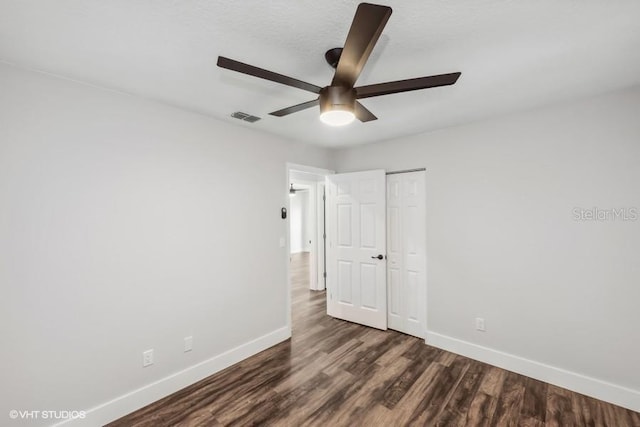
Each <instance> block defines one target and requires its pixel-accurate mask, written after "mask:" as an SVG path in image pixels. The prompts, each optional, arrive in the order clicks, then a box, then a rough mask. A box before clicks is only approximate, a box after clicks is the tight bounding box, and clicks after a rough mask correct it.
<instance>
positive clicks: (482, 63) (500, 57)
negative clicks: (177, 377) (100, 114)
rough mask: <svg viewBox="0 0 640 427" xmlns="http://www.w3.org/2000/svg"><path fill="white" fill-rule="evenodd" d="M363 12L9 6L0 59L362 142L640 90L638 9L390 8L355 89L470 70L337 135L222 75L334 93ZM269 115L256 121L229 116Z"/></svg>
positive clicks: (593, 4) (389, 99)
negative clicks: (335, 56) (330, 57)
mask: <svg viewBox="0 0 640 427" xmlns="http://www.w3.org/2000/svg"><path fill="white" fill-rule="evenodd" d="M357 4H358V2H356V1H338V0H331V1H328V0H323V1H317V0H316V1H300V0H298V1H284V0H270V1H265V0H243V1H230V0H229V1H221V0H217V1H215V0H109V1H104V0H56V1H47V0H0V60H3V61H6V62H11V63H14V64H17V65H19V66H23V67H28V68H33V69H37V70H42V71H46V72H50V73H54V74H58V75H61V76H65V77H69V78H73V79H77V80H80V81H84V82H88V83H91V84H95V85H99V86H103V87H107V88H112V89H117V90H121V91H124V92H128V93H131V94H136V95H139V96H143V97H146V98H150V99H155V100H159V101H162V102H165V103H167V104H171V105H174V106H177V107H180V108H184V109H187V110H191V111H196V112H200V113H203V114H207V115H210V116H213V117H217V118H220V119H222V120H225V121H229V122H231V123H235V124H237V125H238V126H247V127H252V128H254V129H259V130H263V131H265V132H271V133H275V134H279V135H283V136H285V137H287V138H290V139H293V140H298V141H303V142H308V143H315V144H319V145H324V146H345V145H349V144H361V143H367V142H372V141H378V140H382V139H389V138H394V137H398V136H401V135H407V134H414V133H419V132H423V131H427V130H432V129H437V128H441V127H445V126H451V125H455V124H460V123H464V122H468V121H474V120H478V119H481V118H485V117H489V116H494V115H500V114H505V113H508V112H511V111H518V110H523V109H528V108H533V107H537V106H542V105H547V104H551V103H556V102H561V101H565V100H570V99H574V98H579V97H584V96H589V95H592V94H598V93H603V92H607V91H611V90H615V89H619V88H623V87H629V86H633V85H638V84H640V25H639V24H638V20H639V19H640V1H638V0H628V1H616V0H612V1H604V0H601V1H588V0H537V1H505V0H459V1H445V0H429V1H425V0H410V1H409V0H405V1H396V0H393V1H391V0H386V1H384V3H383V4H387V5H389V6H391V7H393V10H394V11H393V14H392V16H391V19H390V20H389V23H388V24H387V27H386V28H385V31H384V32H383V34H382V37H381V39H380V41H379V42H378V45H377V46H376V48H375V49H374V51H373V54H372V56H371V58H370V60H369V62H368V64H367V66H366V67H365V70H364V72H363V74H362V75H361V77H360V79H359V80H358V84H357V85H363V84H372V83H379V82H385V81H389V80H398V79H405V78H412V77H420V76H425V75H431V74H438V73H448V72H454V71H461V72H462V77H461V78H460V80H458V83H457V84H456V85H454V86H448V87H443V88H436V89H428V90H423V91H417V92H409V93H403V94H396V95H388V96H383V97H378V98H369V99H365V100H363V101H362V103H363V104H364V105H365V106H366V107H367V108H369V109H370V110H371V111H372V112H373V113H374V114H376V115H377V116H378V118H379V120H377V121H374V122H369V123H365V124H363V123H359V122H356V123H354V124H353V125H350V126H348V127H346V128H337V129H336V128H329V127H327V126H325V125H323V124H321V123H320V122H319V120H318V111H317V110H316V109H309V110H306V111H303V112H300V113H296V114H293V115H290V116H287V117H284V118H277V117H272V116H269V115H268V113H269V112H270V111H274V110H277V109H280V108H283V107H287V106H289V105H292V104H296V103H300V102H303V101H307V100H310V99H313V98H314V96H313V94H309V93H306V92H304V91H301V90H297V89H293V88H289V87H286V86H281V85H278V84H275V83H271V82H267V81H264V80H260V79H255V78H251V77H248V76H243V75H240V74H237V73H233V72H231V71H228V70H223V69H220V68H218V67H217V66H216V59H217V56H218V55H223V56H228V57H230V58H233V59H236V60H239V61H242V62H247V63H250V64H252V65H255V66H258V67H261V68H266V69H269V70H272V71H275V72H279V73H282V74H286V75H289V76H291V77H295V78H298V79H301V80H304V81H308V82H310V83H313V84H316V85H319V86H325V85H327V84H329V82H330V80H331V78H332V72H333V70H332V69H331V68H330V67H329V66H328V65H327V64H326V63H325V62H324V58H323V55H324V52H325V51H326V50H327V49H329V48H332V47H337V46H342V44H343V43H344V39H345V37H346V34H347V31H348V29H349V26H350V24H351V20H352V18H353V14H354V12H355V9H356V6H357ZM238 110H239V111H244V112H247V113H250V114H254V115H257V116H260V117H262V118H263V119H262V120H261V121H259V122H257V123H255V124H248V123H244V122H240V121H238V120H236V119H232V118H230V117H229V115H230V113H232V112H233V111H238Z"/></svg>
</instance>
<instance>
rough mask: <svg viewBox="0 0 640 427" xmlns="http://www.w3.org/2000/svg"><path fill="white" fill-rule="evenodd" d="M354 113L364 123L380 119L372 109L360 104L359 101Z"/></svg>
mask: <svg viewBox="0 0 640 427" xmlns="http://www.w3.org/2000/svg"><path fill="white" fill-rule="evenodd" d="M354 114H355V115H356V117H357V118H358V120H360V121H361V122H362V123H364V122H370V121H371V120H378V118H377V117H376V116H374V115H373V113H372V112H371V111H369V110H367V109H366V108H365V106H364V105H362V104H360V103H359V102H358V101H356V105H355V110H354Z"/></svg>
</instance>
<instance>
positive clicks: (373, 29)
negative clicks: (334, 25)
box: [331, 3, 391, 88]
mask: <svg viewBox="0 0 640 427" xmlns="http://www.w3.org/2000/svg"><path fill="white" fill-rule="evenodd" d="M390 16H391V8H390V7H388V6H378V5H375V4H369V3H360V5H359V6H358V9H357V10H356V15H355V16H354V17H353V22H352V23H351V29H349V34H348V35H347V40H346V41H345V43H344V48H343V49H342V54H341V55H340V61H338V66H337V67H336V73H335V75H334V77H333V82H332V83H331V85H332V86H345V87H350V88H351V87H353V85H355V83H356V80H358V76H360V73H361V72H362V69H363V68H364V64H365V63H366V62H367V59H369V55H370V54H371V51H372V50H373V47H374V46H375V45H376V42H377V41H378V38H379V37H380V34H382V30H383V29H384V26H385V25H386V24H387V21H388V20H389V17H390Z"/></svg>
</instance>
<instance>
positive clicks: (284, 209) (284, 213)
mask: <svg viewBox="0 0 640 427" xmlns="http://www.w3.org/2000/svg"><path fill="white" fill-rule="evenodd" d="M280 212H281V214H282V219H287V208H282V209H281V210H280Z"/></svg>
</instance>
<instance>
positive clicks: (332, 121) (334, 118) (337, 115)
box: [320, 110, 356, 126]
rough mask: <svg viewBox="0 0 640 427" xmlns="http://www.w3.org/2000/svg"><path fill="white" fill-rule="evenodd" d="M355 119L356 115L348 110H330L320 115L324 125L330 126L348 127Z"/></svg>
mask: <svg viewBox="0 0 640 427" xmlns="http://www.w3.org/2000/svg"><path fill="white" fill-rule="evenodd" d="M355 118H356V115H355V114H353V112H352V111H348V110H329V111H324V112H323V113H322V114H320V120H321V121H322V123H324V124H327V125H329V126H346V125H348V124H349V123H351V122H353V121H354V120H355Z"/></svg>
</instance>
